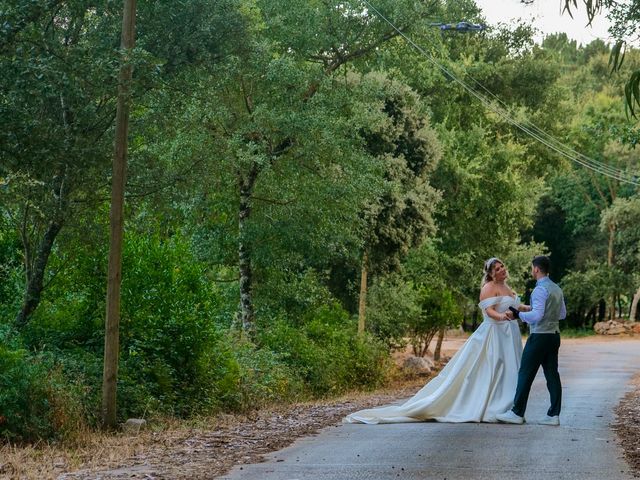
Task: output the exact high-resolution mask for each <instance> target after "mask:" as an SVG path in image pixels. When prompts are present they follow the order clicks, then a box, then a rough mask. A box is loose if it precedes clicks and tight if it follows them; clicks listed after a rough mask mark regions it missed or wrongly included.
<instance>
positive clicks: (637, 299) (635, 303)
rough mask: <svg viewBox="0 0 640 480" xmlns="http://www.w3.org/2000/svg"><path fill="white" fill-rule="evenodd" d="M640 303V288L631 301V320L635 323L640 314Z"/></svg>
mask: <svg viewBox="0 0 640 480" xmlns="http://www.w3.org/2000/svg"><path fill="white" fill-rule="evenodd" d="M638 302H640V288H638V290H637V291H636V293H635V294H634V295H633V300H632V301H631V314H630V315H629V320H631V321H632V322H635V320H636V316H637V312H638Z"/></svg>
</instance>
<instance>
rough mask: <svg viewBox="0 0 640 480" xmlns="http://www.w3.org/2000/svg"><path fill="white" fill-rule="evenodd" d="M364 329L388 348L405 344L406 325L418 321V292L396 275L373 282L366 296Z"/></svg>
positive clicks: (420, 311) (419, 311)
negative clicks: (365, 322)
mask: <svg viewBox="0 0 640 480" xmlns="http://www.w3.org/2000/svg"><path fill="white" fill-rule="evenodd" d="M367 309H368V313H367V330H369V331H370V332H371V333H372V334H373V335H375V336H376V337H377V338H379V339H380V340H381V341H383V342H384V343H385V344H386V345H388V347H389V348H390V349H399V348H402V347H404V346H405V345H406V344H407V334H408V329H409V325H411V324H415V323H417V322H418V319H419V318H420V315H421V313H422V310H421V309H420V305H419V302H418V293H417V292H416V290H415V289H414V288H413V287H412V285H411V283H409V282H407V281H405V280H404V279H403V278H402V277H400V275H387V276H384V277H381V278H378V279H376V280H375V282H374V283H373V285H372V286H371V288H370V289H369V292H368V294H367Z"/></svg>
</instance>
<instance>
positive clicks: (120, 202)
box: [102, 0, 136, 428]
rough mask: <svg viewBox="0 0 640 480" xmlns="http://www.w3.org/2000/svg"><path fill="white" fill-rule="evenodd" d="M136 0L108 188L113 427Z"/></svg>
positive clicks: (108, 408)
mask: <svg viewBox="0 0 640 480" xmlns="http://www.w3.org/2000/svg"><path fill="white" fill-rule="evenodd" d="M135 21H136V0H125V2H124V12H123V15H122V40H121V45H122V48H123V50H126V51H127V52H126V53H125V55H126V57H125V58H124V59H123V63H122V65H121V67H120V78H119V84H118V105H117V109H116V138H115V149H114V150H115V151H114V155H113V178H112V189H111V214H110V241H109V266H108V275H107V307H106V318H105V334H104V368H103V375H102V426H103V427H104V428H114V427H115V426H116V388H117V381H118V358H119V352H120V283H121V280H122V240H123V235H124V188H125V183H126V172H127V144H128V142H127V137H128V134H129V107H130V102H131V79H132V74H133V65H132V64H131V63H130V59H129V58H128V56H129V54H130V51H131V50H132V49H133V47H134V44H135Z"/></svg>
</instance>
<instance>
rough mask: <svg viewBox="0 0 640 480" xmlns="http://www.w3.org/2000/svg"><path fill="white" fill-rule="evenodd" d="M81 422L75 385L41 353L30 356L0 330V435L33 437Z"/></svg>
mask: <svg viewBox="0 0 640 480" xmlns="http://www.w3.org/2000/svg"><path fill="white" fill-rule="evenodd" d="M83 424H84V414H83V412H82V407H81V404H80V403H79V402H78V401H77V395H76V389H75V385H73V384H71V383H68V382H66V381H65V378H64V377H63V376H62V375H61V373H60V371H59V369H57V368H55V367H54V366H53V364H52V363H51V362H50V361H48V360H47V358H46V357H44V356H41V355H40V356H30V355H29V354H28V352H27V351H26V350H25V349H23V348H20V346H19V344H18V342H17V340H16V339H15V338H13V337H11V336H10V335H9V333H8V330H7V329H6V328H4V329H3V331H2V332H0V436H2V437H3V438H4V439H5V440H10V441H34V440H38V439H41V438H53V437H60V436H65V435H73V434H74V433H75V432H77V431H78V430H80V428H81V426H82V425H83Z"/></svg>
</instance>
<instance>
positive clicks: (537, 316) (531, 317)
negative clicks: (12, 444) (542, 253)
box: [520, 277, 567, 324]
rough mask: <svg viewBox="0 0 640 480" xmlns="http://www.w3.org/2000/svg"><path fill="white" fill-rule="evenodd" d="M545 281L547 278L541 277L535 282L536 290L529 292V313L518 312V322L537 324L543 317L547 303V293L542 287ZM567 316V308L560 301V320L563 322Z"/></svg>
mask: <svg viewBox="0 0 640 480" xmlns="http://www.w3.org/2000/svg"><path fill="white" fill-rule="evenodd" d="M546 281H549V277H542V278H541V279H539V280H538V281H537V282H536V288H534V289H533V292H531V311H530V312H520V320H522V321H523V322H526V323H528V324H532V323H538V322H539V321H540V320H542V317H544V310H545V305H546V303H547V297H549V291H548V290H547V289H546V288H544V287H543V286H542V284H543V283H544V282H546ZM566 316H567V307H566V305H565V303H564V300H563V301H562V307H561V310H560V320H563V319H564V318H565V317H566Z"/></svg>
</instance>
